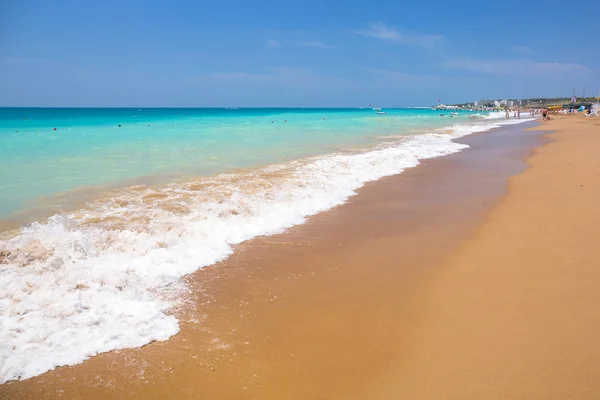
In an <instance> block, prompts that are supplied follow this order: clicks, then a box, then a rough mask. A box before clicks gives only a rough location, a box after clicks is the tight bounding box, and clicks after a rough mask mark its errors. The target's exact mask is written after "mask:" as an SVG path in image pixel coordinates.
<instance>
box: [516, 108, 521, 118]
mask: <svg viewBox="0 0 600 400" xmlns="http://www.w3.org/2000/svg"><path fill="white" fill-rule="evenodd" d="M517 119H521V109H520V108H519V107H517Z"/></svg>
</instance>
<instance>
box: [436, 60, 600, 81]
mask: <svg viewBox="0 0 600 400" xmlns="http://www.w3.org/2000/svg"><path fill="white" fill-rule="evenodd" d="M443 65H444V66H445V67H446V68H452V69H463V70H467V71H473V72H481V73H484V74H488V75H512V76H543V77H552V76H561V75H569V74H581V73H587V72H588V71H589V69H588V68H587V67H586V66H584V65H581V64H574V63H558V62H539V61H534V60H530V59H507V60H500V59H491V60H483V59H472V58H463V59H457V60H453V61H447V62H445V63H444V64H443Z"/></svg>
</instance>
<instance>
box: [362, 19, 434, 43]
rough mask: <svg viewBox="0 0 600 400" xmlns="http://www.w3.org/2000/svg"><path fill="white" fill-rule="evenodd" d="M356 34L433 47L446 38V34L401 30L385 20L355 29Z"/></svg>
mask: <svg viewBox="0 0 600 400" xmlns="http://www.w3.org/2000/svg"><path fill="white" fill-rule="evenodd" d="M354 34H356V35H360V36H368V37H373V38H376V39H380V40H385V41H390V42H397V43H402V44H406V45H410V46H419V47H433V46H434V45H435V44H436V43H437V42H439V41H440V40H443V39H444V36H442V35H422V34H415V33H404V32H400V31H398V30H396V29H395V28H393V27H390V26H387V25H386V24H384V23H383V22H376V23H374V24H371V26H369V28H368V29H364V30H358V31H354Z"/></svg>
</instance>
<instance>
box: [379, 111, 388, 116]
mask: <svg viewBox="0 0 600 400" xmlns="http://www.w3.org/2000/svg"><path fill="white" fill-rule="evenodd" d="M377 114H379V115H385V114H387V113H386V112H385V111H377Z"/></svg>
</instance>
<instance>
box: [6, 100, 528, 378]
mask: <svg viewBox="0 0 600 400" xmlns="http://www.w3.org/2000/svg"><path fill="white" fill-rule="evenodd" d="M4 112H6V111H4ZM18 112H25V111H24V110H18ZM38 112H39V113H40V114H39V115H38V114H35V113H33V112H31V113H30V117H22V118H28V119H27V120H25V119H23V120H21V119H18V118H16V117H15V116H14V115H13V117H12V118H13V119H12V120H11V119H9V118H6V114H5V117H4V118H3V120H2V121H3V122H2V124H3V126H6V124H7V123H13V124H15V126H19V127H20V129H18V130H19V132H14V133H10V132H8V128H3V129H4V130H3V131H2V133H0V137H1V138H2V141H3V146H2V147H1V149H2V152H3V155H5V156H6V159H4V157H3V158H2V161H1V162H2V163H3V164H2V170H1V171H2V173H1V174H2V175H1V176H0V178H1V179H2V180H1V181H0V184H1V185H2V188H3V189H7V188H8V190H6V191H3V192H2V193H3V197H2V198H3V204H4V207H5V210H14V209H15V207H21V208H24V207H23V205H22V204H23V203H22V202H26V201H29V200H31V199H34V198H36V197H39V196H42V195H48V194H52V193H56V192H57V191H61V190H69V189H74V188H77V187H80V186H82V185H90V186H94V185H98V184H102V183H110V182H114V181H117V180H125V179H132V178H135V177H137V176H142V175H153V174H163V175H170V176H172V177H174V178H172V181H171V182H170V183H168V182H167V183H161V184H155V185H148V184H139V185H134V186H127V187H121V188H118V189H113V190H112V191H110V192H108V193H106V194H105V195H104V196H99V197H98V198H97V199H96V200H93V201H90V202H89V203H88V204H87V205H84V206H81V207H78V208H74V209H72V210H70V211H68V212H63V213H58V214H56V215H53V216H52V217H50V218H49V219H48V220H47V221H45V220H41V221H39V222H35V223H33V224H31V225H29V226H26V227H24V228H23V229H22V230H21V231H20V232H18V233H17V234H16V236H14V237H12V238H10V239H5V240H0V315H1V316H2V320H1V321H2V325H1V327H0V382H2V381H6V380H11V379H25V378H28V377H32V376H35V375H39V374H41V373H43V372H45V371H48V370H50V369H53V368H54V367H56V366H60V365H71V364H75V363H78V362H81V361H83V360H84V359H86V358H88V357H90V356H93V355H95V354H98V353H100V352H106V351H110V350H114V349H118V348H127V347H139V346H142V345H144V344H147V343H149V342H151V341H154V340H166V339H168V338H169V337H170V336H172V335H174V334H176V333H177V332H178V329H179V327H178V321H177V319H176V318H175V317H174V316H172V315H170V314H169V310H170V309H172V307H173V306H174V305H175V304H177V302H178V299H179V298H180V297H179V296H180V294H181V293H182V290H185V288H184V287H183V285H182V283H181V280H180V278H181V277H182V276H184V275H186V274H188V273H191V272H193V271H195V270H197V269H198V268H201V267H204V266H207V265H211V264H214V263H216V262H218V261H221V260H223V259H225V258H226V257H227V256H229V255H230V254H231V253H232V251H233V247H232V246H234V245H235V244H238V243H241V242H243V241H246V240H249V239H251V238H254V237H256V236H261V235H271V234H275V233H279V232H282V231H284V230H285V229H287V228H289V227H291V226H294V225H298V224H302V223H303V222H304V221H305V220H306V218H307V217H309V216H311V215H315V214H317V213H319V212H322V211H325V210H328V209H331V208H332V207H334V206H336V205H339V204H342V203H344V202H345V201H346V200H347V199H348V198H349V197H350V196H352V195H354V194H355V193H356V190H357V189H358V188H360V187H361V186H362V185H364V184H365V183H366V182H369V181H373V180H377V179H379V178H382V177H384V176H389V175H394V174H398V173H401V172H402V171H403V170H405V169H406V168H411V167H415V166H417V165H418V164H419V163H420V160H423V159H427V158H432V157H439V156H443V155H446V154H452V153H455V152H458V151H461V150H463V149H466V148H468V146H467V145H465V144H460V143H456V142H455V141H454V139H456V138H460V137H462V136H465V135H468V134H470V133H474V132H481V131H486V130H489V129H493V128H495V127H498V126H500V124H503V123H507V122H506V121H503V120H500V119H486V118H483V117H476V118H472V117H473V116H469V115H463V116H458V117H456V118H453V119H450V118H441V117H439V115H438V113H437V112H433V111H430V110H425V111H424V110H392V111H390V112H389V114H386V115H377V114H374V111H373V110H268V111H267V110H250V111H247V112H242V111H238V110H189V111H188V112H187V113H186V112H184V110H167V111H165V110H154V111H153V118H152V119H151V118H150V117H146V118H145V119H144V118H142V117H141V116H139V115H138V114H134V116H136V118H133V116H131V119H132V120H137V121H136V122H135V123H131V127H126V126H125V124H124V123H121V128H119V127H118V123H117V122H120V120H121V119H124V118H125V117H124V116H125V115H126V113H130V114H131V113H133V111H132V110H109V111H107V114H102V113H103V111H102V110H79V111H77V112H76V114H77V115H78V117H71V119H69V118H68V117H67V115H70V114H69V113H73V111H72V110H70V109H66V110H60V111H57V113H56V114H54V113H53V112H52V111H49V110H38ZM137 112H138V113H143V112H144V110H140V111H137ZM174 113H178V114H177V116H175V115H174ZM35 115H37V117H34V116H35ZM99 115H103V117H102V118H101V117H99ZM21 116H22V115H18V117H19V118H20V117H21ZM276 118H277V119H278V122H273V123H271V121H276ZM323 118H325V120H323ZM75 119H78V123H77V124H75V123H71V122H69V121H73V120H75ZM142 119H144V121H143V122H141V120H142ZM99 120H102V121H104V122H106V123H104V122H103V123H102V124H101V123H99V122H98V121H99ZM7 121H9V122H7ZM10 121H12V122H10ZM17 121H18V123H19V124H22V125H18V124H17ZM174 121H177V122H174ZM282 121H283V122H282ZM285 121H287V122H285ZM522 121H524V120H522ZM522 121H509V123H518V122H522ZM28 124H30V125H28ZM148 124H150V126H148ZM276 124H278V125H277V126H276ZM53 125H54V126H57V130H56V131H54V130H53V128H52V129H51V128H49V127H50V126H53ZM115 125H117V126H115ZM175 125H176V126H175ZM23 126H25V128H23ZM43 126H46V130H45V131H43V129H44V128H43ZM69 127H70V128H71V130H70V131H69V129H68V128H69ZM38 129H40V132H39V133H38V132H37V130H38ZM150 129H153V130H152V131H150ZM65 132H66V133H65ZM4 144H7V146H4ZM211 157H212V158H211ZM239 167H253V168H249V169H245V170H243V171H237V172H235V173H233V172H231V171H233V170H234V169H235V168H239ZM15 175H16V176H18V177H19V178H18V179H16V178H15ZM30 187H33V188H34V189H35V190H25V189H28V188H30ZM4 193H6V195H5V194H4ZM25 208H26V207H25Z"/></svg>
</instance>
